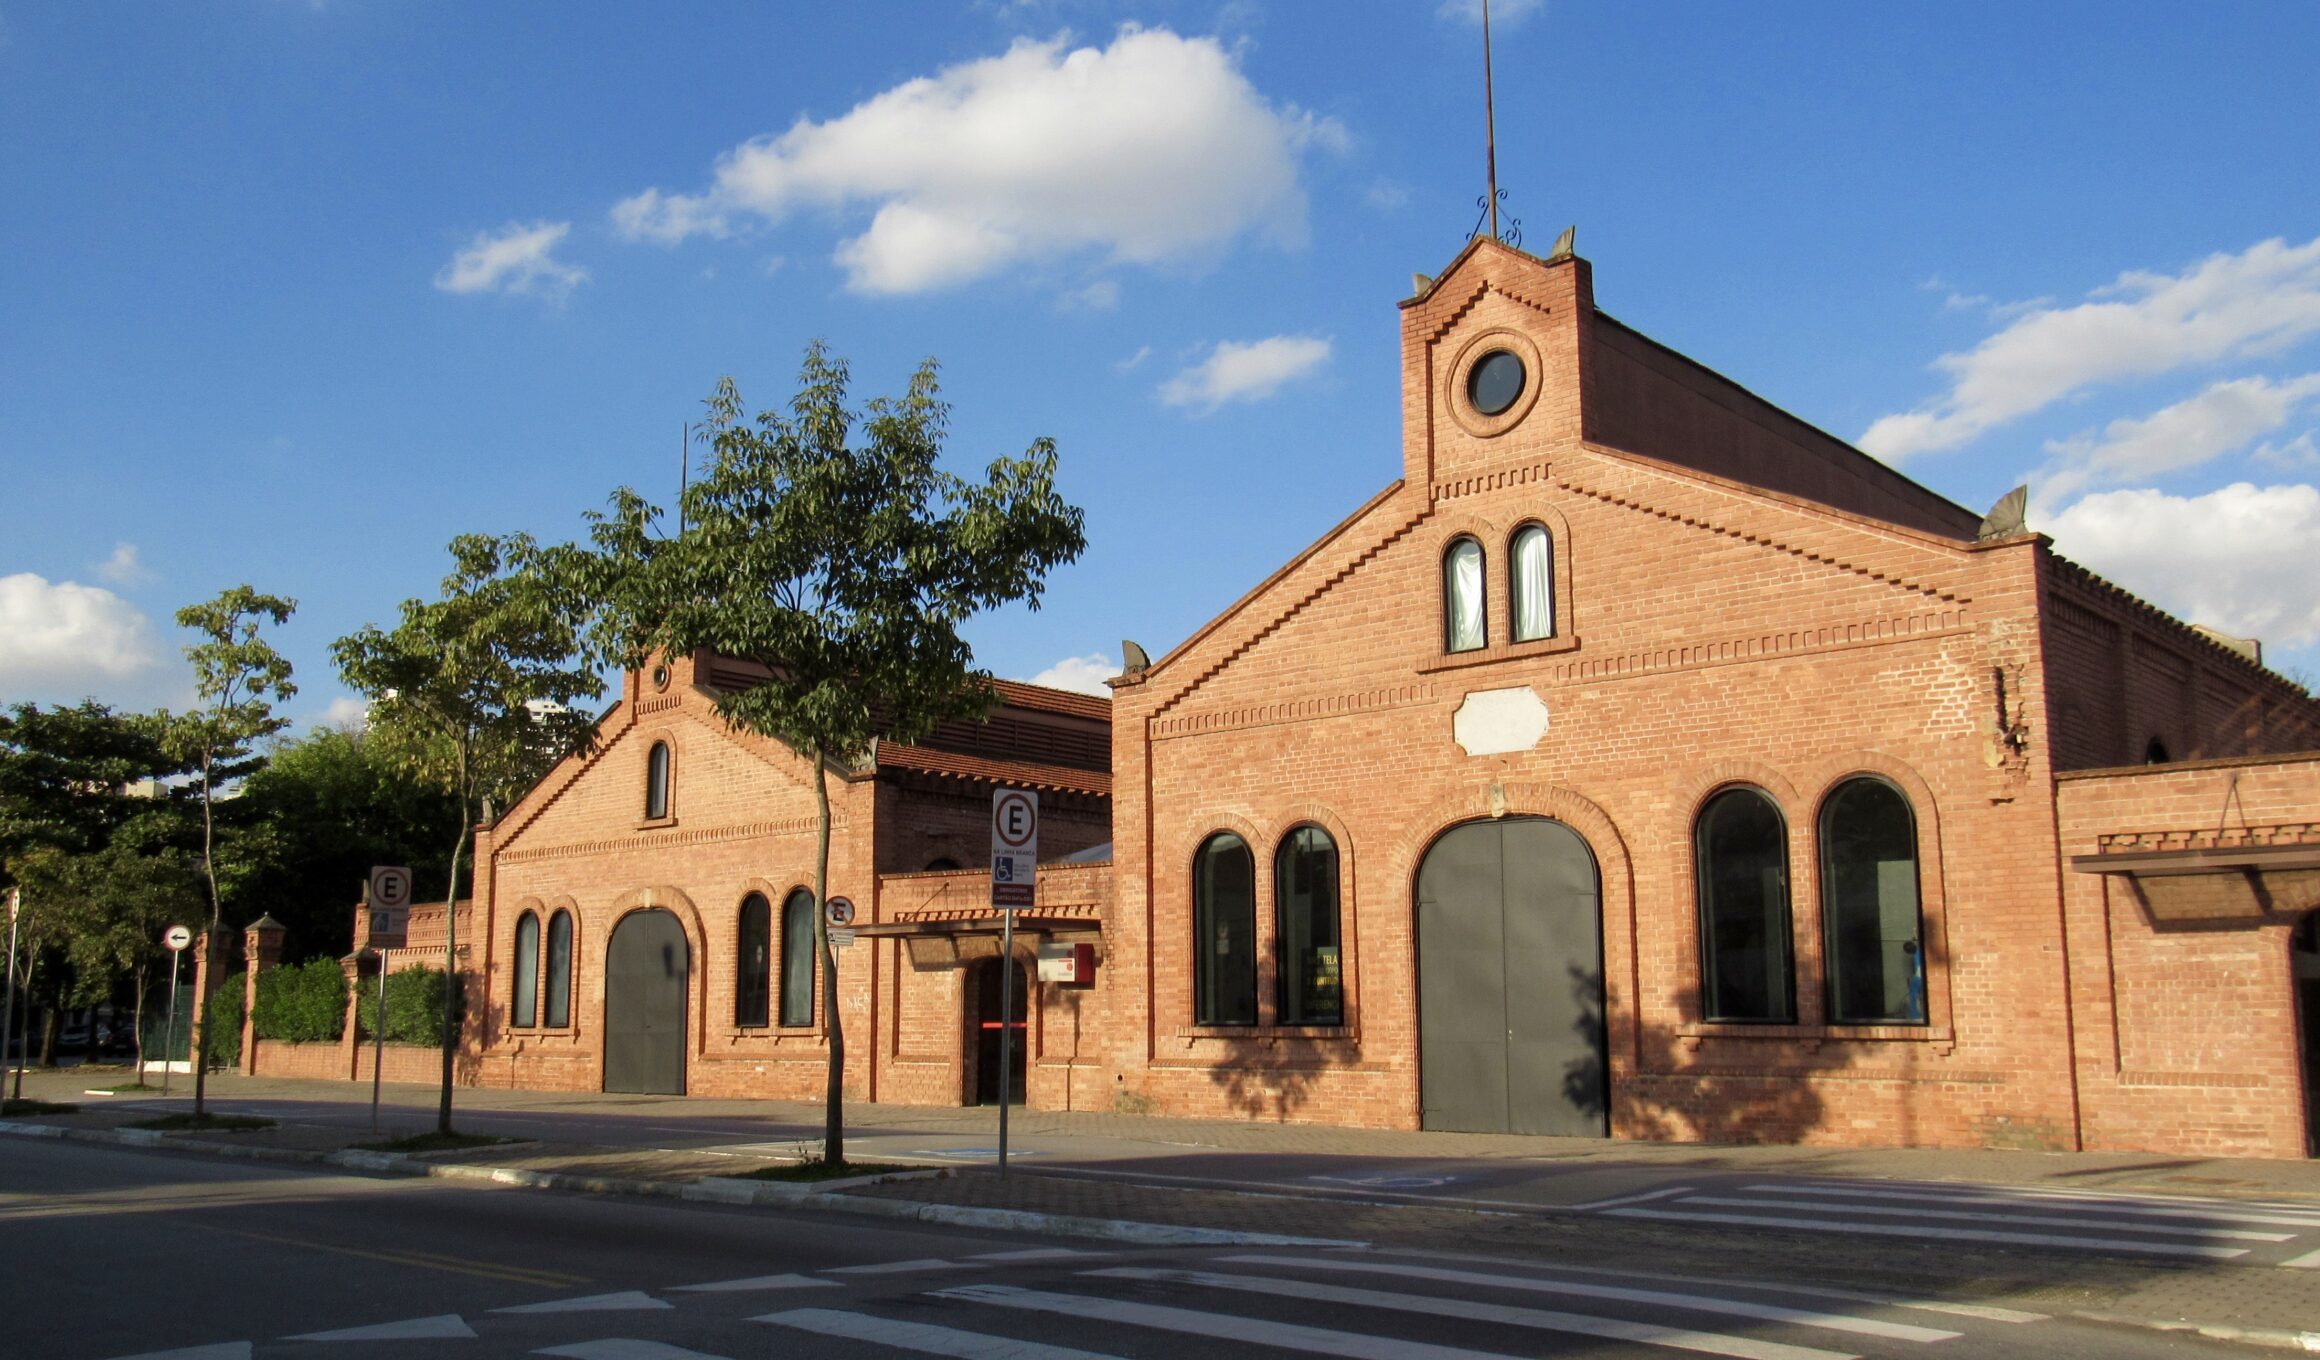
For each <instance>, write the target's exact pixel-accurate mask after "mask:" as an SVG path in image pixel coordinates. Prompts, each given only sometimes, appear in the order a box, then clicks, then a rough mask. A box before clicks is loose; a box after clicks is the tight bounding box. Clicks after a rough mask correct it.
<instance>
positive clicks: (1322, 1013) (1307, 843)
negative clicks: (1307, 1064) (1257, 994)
mask: <svg viewBox="0 0 2320 1360" xmlns="http://www.w3.org/2000/svg"><path fill="white" fill-rule="evenodd" d="M1337 918H1338V910H1337V842H1335V841H1333V840H1331V839H1330V838H1329V833H1328V832H1326V831H1323V830H1322V829H1321V828H1320V827H1317V826H1301V827H1298V828H1297V829H1296V830H1295V831H1292V832H1290V833H1289V834H1288V835H1287V836H1286V837H1285V838H1283V839H1282V841H1281V847H1280V849H1279V850H1277V851H1275V852H1274V854H1273V948H1274V949H1275V950H1277V951H1278V953H1279V959H1278V967H1277V968H1276V969H1275V977H1276V979H1277V984H1278V985H1277V989H1276V992H1275V994H1274V998H1273V1001H1274V1007H1273V1010H1274V1016H1275V1019H1276V1021H1277V1023H1280V1024H1284V1025H1342V1024H1344V1023H1345V972H1344V967H1345V958H1344V955H1343V953H1342V952H1341V951H1340V948H1339V939H1338V933H1337Z"/></svg>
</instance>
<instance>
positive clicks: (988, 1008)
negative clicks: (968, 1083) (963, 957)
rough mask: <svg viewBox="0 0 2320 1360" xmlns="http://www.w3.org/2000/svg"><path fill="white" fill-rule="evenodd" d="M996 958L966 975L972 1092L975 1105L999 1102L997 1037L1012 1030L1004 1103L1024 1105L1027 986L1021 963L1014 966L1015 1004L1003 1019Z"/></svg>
mask: <svg viewBox="0 0 2320 1360" xmlns="http://www.w3.org/2000/svg"><path fill="white" fill-rule="evenodd" d="M999 967H1000V964H999V960H997V959H985V960H983V961H982V962H981V963H978V964H976V965H975V968H974V972H973V973H971V974H969V981H968V986H967V999H968V1001H969V1003H970V1005H971V1006H972V1008H973V1009H971V1010H970V1011H969V1012H968V1014H967V1023H968V1024H969V1025H970V1026H971V1027H972V1028H973V1031H974V1038H973V1040H972V1050H971V1051H972V1052H973V1053H974V1057H975V1072H974V1079H973V1080H974V1092H975V1103H976V1104H977V1105H996V1104H998V1103H999V1036H1000V1035H1001V1034H1002V1033H1003V1032H1005V1031H1007V1030H1012V1031H1014V1040H1015V1043H1014V1051H1013V1052H1012V1053H1011V1054H1010V1055H1009V1061H1008V1064H1007V1103H1008V1104H1010V1105H1021V1104H1024V1103H1025V1102H1024V1098H1023V1078H1024V1076H1025V1074H1026V1072H1027V1070H1028V1068H1029V1064H1028V1063H1027V1062H1026V1061H1025V1060H1024V1050H1025V1049H1027V1048H1029V1047H1030V1043H1029V1040H1030V1038H1031V1030H1030V1027H1029V1026H1028V1025H1026V1024H1025V1023H1024V1017H1026V1016H1028V1015H1029V1014H1030V1013H1031V997H1030V990H1031V989H1030V988H1029V987H1028V986H1027V985H1026V979H1025V977H1024V975H1023V965H1022V964H1020V963H1018V964H1016V965H1014V968H1015V995H1014V997H1013V998H1012V999H1013V1001H1014V1003H1015V1004H1014V1006H1013V1007H1012V1008H1011V1009H1010V1010H1009V1011H1008V1013H1007V1015H1006V1018H1005V1019H1004V1020H1002V1019H1001V1018H1000V996H999V991H1000V986H1001V983H1002V981H1003V976H1002V974H1001V973H1000V972H999Z"/></svg>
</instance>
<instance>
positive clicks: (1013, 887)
mask: <svg viewBox="0 0 2320 1360" xmlns="http://www.w3.org/2000/svg"><path fill="white" fill-rule="evenodd" d="M1038 877H1039V795H1038V794H1036V793H1032V792H1030V791H1029V790H1027V789H998V790H996V791H994V792H993V793H992V794H991V905H992V906H994V907H997V908H999V909H1000V910H1002V911H1012V910H1014V909H1015V908H1017V907H1028V906H1030V905H1031V904H1032V901H1033V894H1034V892H1035V890H1036V889H1037V887H1038Z"/></svg>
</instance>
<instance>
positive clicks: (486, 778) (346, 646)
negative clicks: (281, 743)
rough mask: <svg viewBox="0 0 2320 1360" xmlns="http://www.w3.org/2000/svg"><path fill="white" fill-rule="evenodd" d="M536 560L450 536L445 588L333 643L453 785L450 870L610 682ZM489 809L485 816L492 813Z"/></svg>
mask: <svg viewBox="0 0 2320 1360" xmlns="http://www.w3.org/2000/svg"><path fill="white" fill-rule="evenodd" d="M538 556H539V553H538V551H537V548H536V546H535V545H534V544H533V542H532V541H531V540H530V539H529V538H527V537H525V536H523V535H520V534H519V535H517V536H515V537H513V538H509V539H504V540H502V539H496V538H491V537H488V536H485V535H477V534H469V535H463V536H461V537H459V538H456V539H453V540H452V542H451V557H452V562H453V569H452V572H451V574H450V575H449V576H446V577H444V578H443V597H442V598H441V599H439V600H436V601H434V602H433V603H427V602H423V601H420V600H405V601H404V602H403V608H402V621H401V622H400V623H398V624H396V626H395V628H394V629H393V631H391V632H389V631H385V630H382V629H380V628H378V627H375V626H372V627H365V628H364V629H362V630H361V631H360V632H357V633H353V634H350V635H349V636H347V637H343V638H340V639H339V640H338V641H337V642H335V643H332V644H331V655H332V657H333V658H334V659H335V660H336V661H337V663H338V670H339V674H340V675H342V676H343V677H345V679H346V682H347V683H348V684H350V685H352V686H354V687H355V688H356V689H357V690H360V691H361V692H362V693H364V694H366V695H368V696H370V700H371V718H370V721H371V732H372V734H373V736H374V737H375V738H376V739H378V740H380V741H382V742H384V743H385V744H386V745H387V748H388V749H389V750H390V751H391V752H392V753H393V758H394V759H395V760H396V761H397V762H398V763H400V764H401V765H402V767H403V768H404V769H405V770H406V771H407V772H409V773H410V774H412V775H414V776H416V777H417V778H419V779H421V780H424V781H426V782H428V783H429V784H431V785H432V786H433V787H435V788H437V789H439V790H441V791H442V792H444V793H446V794H448V795H450V797H451V798H452V799H453V800H455V802H456V803H457V812H458V824H457V829H456V834H455V835H453V837H452V839H451V866H450V872H449V873H448V874H446V875H445V882H446V883H447V884H450V885H452V886H453V887H454V888H455V887H456V885H457V884H458V882H459V867H460V859H461V856H462V855H463V854H464V853H465V851H466V849H467V843H468V837H469V836H471V835H472V834H473V833H474V830H475V822H476V813H477V810H478V809H479V808H484V809H488V808H489V806H490V805H491V803H492V802H493V800H495V799H498V800H503V801H504V800H508V799H511V798H512V797H514V796H515V795H517V794H520V793H521V792H522V791H523V790H524V789H526V788H528V787H530V786H531V784H533V783H534V782H536V781H537V780H538V779H539V777H540V775H541V774H542V773H544V772H545V771H546V770H547V768H548V767H549V766H550V765H553V764H554V763H555V761H556V760H557V759H559V758H561V757H562V756H563V755H564V754H565V753H566V752H569V751H573V750H577V749H579V748H581V747H582V746H584V745H585V744H586V743H587V741H588V738H589V735H590V734H591V733H592V732H593V730H594V728H595V720H594V718H593V716H592V715H590V714H588V713H584V712H580V711H578V710H575V709H573V708H572V707H571V705H572V704H573V703H574V702H575V701H577V700H581V699H588V698H594V697H595V696H596V695H598V694H600V693H601V692H602V691H603V682H602V681H601V680H599V679H598V678H597V675H596V672H595V671H594V670H593V669H592V668H590V667H589V666H588V665H587V664H586V663H585V661H584V659H583V658H582V655H581V650H582V649H581V645H580V643H581V639H580V625H581V619H580V617H579V616H578V615H577V614H576V613H575V612H574V611H573V609H572V608H571V607H570V600H571V598H572V597H571V596H570V595H568V594H567V593H565V592H563V591H560V590H558V589H556V588H554V585H553V583H552V582H551V580H550V579H549V578H548V577H547V576H546V575H545V574H544V573H543V572H541V571H540V570H538V569H536V568H535V567H533V566H531V565H528V564H529V563H531V562H532V561H533V560H534V559H536V558H537V557H538ZM485 815H487V816H488V815H489V814H488V812H486V814H485ZM457 919H458V918H457V898H456V896H455V894H454V893H453V892H451V891H447V892H446V893H445V894H444V932H443V971H444V973H445V975H446V976H449V977H457V976H458V975H459V948H458V929H457ZM458 1001H459V988H457V987H447V988H445V989H444V997H443V1092H442V1099H441V1104H440V1107H439V1109H438V1111H437V1114H436V1128H437V1130H438V1131H439V1132H442V1133H445V1134H448V1133H450V1132H451V1079H452V1070H453V1064H454V1060H455V1059H456V1058H457V1056H458V1052H459V1026H458V1024H457V1023H456V1012H457V1007H458Z"/></svg>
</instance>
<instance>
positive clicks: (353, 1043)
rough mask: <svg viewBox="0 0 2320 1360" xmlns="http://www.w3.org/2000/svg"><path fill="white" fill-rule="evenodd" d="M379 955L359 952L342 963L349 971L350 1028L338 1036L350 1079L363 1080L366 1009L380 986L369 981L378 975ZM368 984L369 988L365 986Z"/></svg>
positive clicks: (369, 951) (339, 1053)
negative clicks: (364, 1012)
mask: <svg viewBox="0 0 2320 1360" xmlns="http://www.w3.org/2000/svg"><path fill="white" fill-rule="evenodd" d="M379 962H380V960H379V955H378V953H377V951H375V950H370V949H357V950H356V951H355V952H353V953H352V954H349V955H347V956H346V957H345V958H343V959H340V960H339V961H338V966H339V967H341V968H343V969H345V970H346V1024H345V1025H343V1026H341V1027H340V1029H339V1033H338V1055H339V1057H341V1058H343V1059H344V1060H345V1061H346V1079H347V1080H348V1081H361V1080H362V1018H361V1017H362V1005H363V1001H364V999H365V998H366V997H372V996H373V995H374V994H373V992H372V991H371V988H372V987H375V986H376V985H377V984H376V983H371V982H370V981H369V980H370V979H371V978H374V977H376V976H377V975H378V968H379ZM366 983H368V984H369V985H365V984H366Z"/></svg>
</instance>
